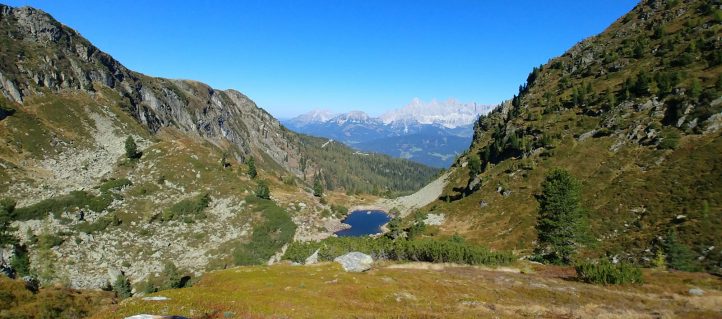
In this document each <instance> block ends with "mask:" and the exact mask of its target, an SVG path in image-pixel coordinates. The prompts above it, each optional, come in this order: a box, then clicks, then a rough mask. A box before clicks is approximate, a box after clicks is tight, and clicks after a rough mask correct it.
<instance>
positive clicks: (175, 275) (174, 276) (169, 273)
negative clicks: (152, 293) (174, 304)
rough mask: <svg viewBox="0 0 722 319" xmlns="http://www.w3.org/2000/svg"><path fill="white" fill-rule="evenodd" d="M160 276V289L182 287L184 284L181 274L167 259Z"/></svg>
mask: <svg viewBox="0 0 722 319" xmlns="http://www.w3.org/2000/svg"><path fill="white" fill-rule="evenodd" d="M161 278H163V285H162V286H161V290H163V289H176V288H183V286H184V283H183V275H182V274H181V272H180V270H178V267H176V265H175V264H174V263H173V262H170V261H167V262H166V263H165V265H164V266H163V273H161Z"/></svg>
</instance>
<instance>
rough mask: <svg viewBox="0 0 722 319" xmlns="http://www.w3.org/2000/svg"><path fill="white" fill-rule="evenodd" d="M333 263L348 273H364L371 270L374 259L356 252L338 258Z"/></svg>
mask: <svg viewBox="0 0 722 319" xmlns="http://www.w3.org/2000/svg"><path fill="white" fill-rule="evenodd" d="M333 261H335V262H337V263H339V264H341V266H342V267H343V270H345V271H347V272H363V271H366V270H369V269H371V266H372V265H373V263H374V259H373V258H371V256H369V255H366V254H364V253H361V252H358V251H354V252H350V253H348V254H345V255H343V256H339V257H336V259H334V260H333Z"/></svg>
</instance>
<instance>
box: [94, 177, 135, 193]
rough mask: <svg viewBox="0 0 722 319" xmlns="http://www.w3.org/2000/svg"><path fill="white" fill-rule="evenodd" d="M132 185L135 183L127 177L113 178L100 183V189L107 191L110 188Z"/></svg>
mask: <svg viewBox="0 0 722 319" xmlns="http://www.w3.org/2000/svg"><path fill="white" fill-rule="evenodd" d="M130 185H133V183H131V182H130V180H129V179H127V178H119V179H111V180H109V181H107V182H105V183H103V184H101V185H100V191H101V192H103V193H105V192H108V191H109V190H116V189H121V188H123V187H126V186H130Z"/></svg>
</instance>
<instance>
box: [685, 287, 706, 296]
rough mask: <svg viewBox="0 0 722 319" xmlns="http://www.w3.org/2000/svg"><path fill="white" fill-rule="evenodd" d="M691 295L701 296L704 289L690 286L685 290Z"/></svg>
mask: <svg viewBox="0 0 722 319" xmlns="http://www.w3.org/2000/svg"><path fill="white" fill-rule="evenodd" d="M687 292H688V293H689V294H690V295H692V296H703V295H704V290H702V289H699V288H691V289H690V290H689V291H687Z"/></svg>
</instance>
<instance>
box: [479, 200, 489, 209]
mask: <svg viewBox="0 0 722 319" xmlns="http://www.w3.org/2000/svg"><path fill="white" fill-rule="evenodd" d="M486 206H489V203H487V202H486V201H485V200H481V201H480V202H479V208H484V207H486Z"/></svg>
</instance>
